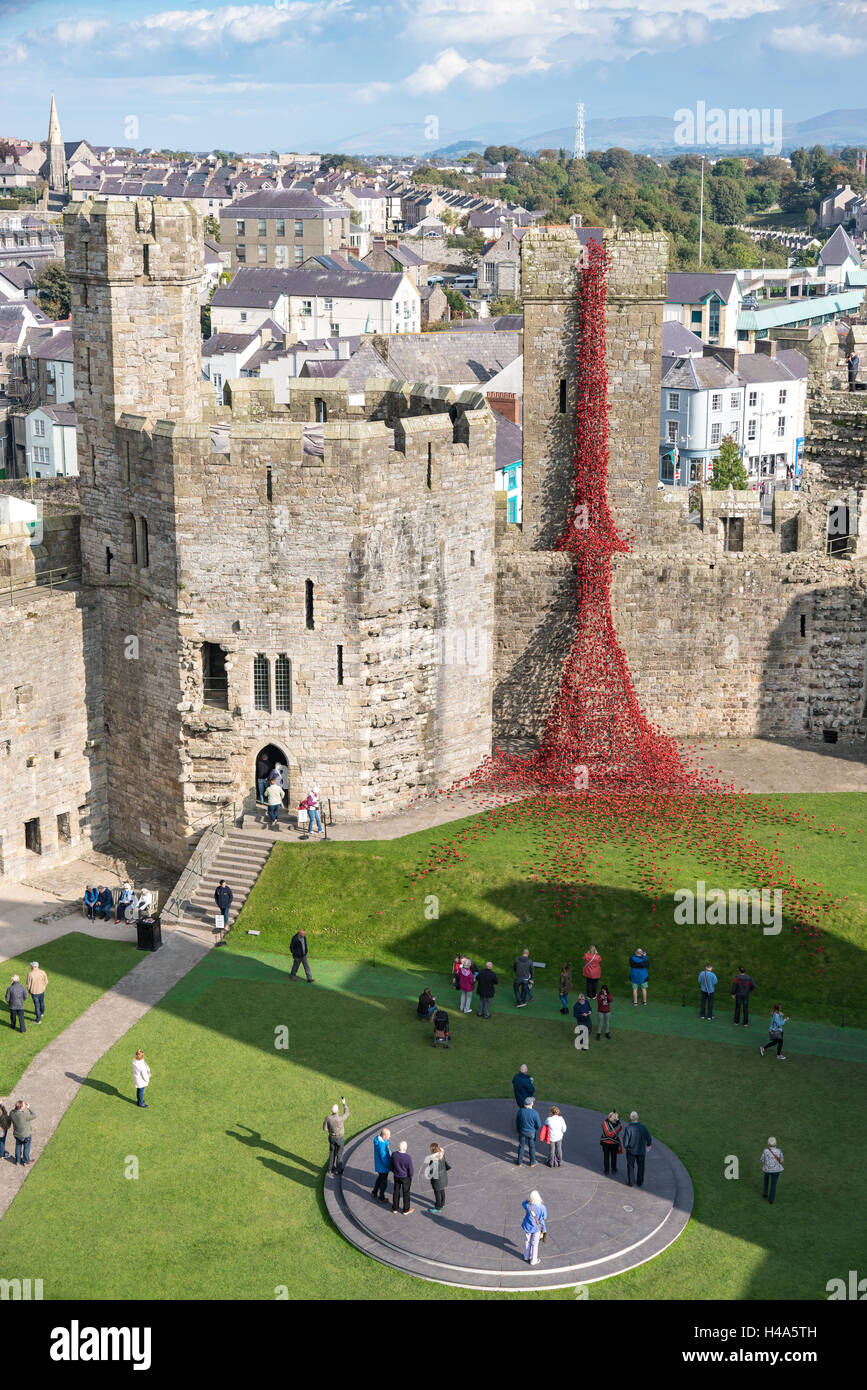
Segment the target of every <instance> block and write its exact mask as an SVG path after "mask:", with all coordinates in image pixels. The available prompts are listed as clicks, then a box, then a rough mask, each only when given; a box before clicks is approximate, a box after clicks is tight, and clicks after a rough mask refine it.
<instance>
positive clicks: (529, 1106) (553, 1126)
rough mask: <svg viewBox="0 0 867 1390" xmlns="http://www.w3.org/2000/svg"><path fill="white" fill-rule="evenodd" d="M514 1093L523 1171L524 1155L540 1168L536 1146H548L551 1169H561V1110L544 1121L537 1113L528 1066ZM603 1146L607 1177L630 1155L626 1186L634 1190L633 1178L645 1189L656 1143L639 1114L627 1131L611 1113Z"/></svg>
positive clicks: (633, 1116) (521, 1071) (514, 1081)
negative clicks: (650, 1151)
mask: <svg viewBox="0 0 867 1390" xmlns="http://www.w3.org/2000/svg"><path fill="white" fill-rule="evenodd" d="M512 1091H513V1093H514V1096H515V1104H516V1105H517V1107H518V1113H517V1114H516V1116H515V1129H516V1131H517V1135H518V1156H517V1158H516V1159H515V1162H516V1164H518V1166H519V1167H520V1165H521V1163H523V1161H524V1152H525V1150H526V1153H527V1161H528V1163H529V1166H530V1167H531V1168H534V1167H535V1166H536V1144H537V1143H540V1144H547V1146H548V1167H549V1168H560V1167H561V1166H562V1163H563V1137H564V1135H565V1133H566V1128H567V1126H566V1121H565V1120H564V1119H563V1116H562V1115H561V1114H560V1108H559V1106H557V1105H552V1106H551V1109H550V1114H549V1115H548V1118H547V1119H546V1120H545V1121H544V1123H543V1121H542V1117H541V1115H540V1114H539V1112H538V1111H537V1110H536V1108H535V1107H536V1083H535V1081H534V1080H533V1077H532V1076H531V1075H530V1070H529V1068H528V1066H527V1064H526V1062H522V1063H521V1065H520V1067H519V1068H518V1070H517V1071H516V1073H515V1075H514V1076H513V1077H512ZM599 1142H600V1144H601V1146H602V1164H603V1169H602V1171H603V1172H604V1173H605V1174H606V1175H610V1176H613V1175H614V1174H615V1173H616V1172H617V1155H618V1154H621V1153H624V1152H625V1154H626V1185H627V1187H632V1185H633V1182H632V1179H633V1176H634V1177H635V1186H636V1187H642V1186H643V1185H644V1161H645V1158H646V1156H647V1151H648V1149H650V1148H652V1146H653V1140H652V1138H651V1136H650V1131H649V1130H648V1129H647V1127H646V1126H645V1125H643V1124H641V1123H640V1121H639V1119H638V1112H637V1111H635V1110H633V1111H632V1112H631V1114H630V1116H629V1123H628V1125H627V1126H626V1127H625V1128H624V1127H623V1125H622V1124H621V1121H620V1116H619V1115H618V1113H617V1111H616V1110H610V1111H609V1112H608V1114H607V1115H606V1117H605V1119H604V1120H603V1121H602V1135H601V1138H600V1140H599Z"/></svg>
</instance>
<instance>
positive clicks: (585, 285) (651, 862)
mask: <svg viewBox="0 0 867 1390" xmlns="http://www.w3.org/2000/svg"><path fill="white" fill-rule="evenodd" d="M587 252H588V260H587V264H586V267H585V269H584V270H583V272H582V273H581V274H580V276H579V281H580V283H579V289H578V309H579V325H580V326H579V333H578V344H577V361H576V366H577V383H578V395H577V407H576V422H575V448H574V456H573V498H572V505H571V509H570V513H569V518H568V521H567V525H566V528H565V530H564V532H563V534H562V536H561V537H560V539H559V541H558V542H557V544H556V548H557V549H559V550H565V551H566V552H567V553H568V554H569V555H570V556H571V557H572V559H573V562H574V575H575V599H576V612H575V638H574V641H573V644H572V647H571V650H570V653H569V656H568V658H567V660H566V663H565V667H564V670H563V674H562V677H561V680H560V685H559V688H558V691H557V694H556V697H555V700H554V703H553V707H552V709H551V713H550V715H549V717H548V720H547V723H546V725H545V729H544V733H543V735H542V738H541V741H540V744H539V747H538V749H537V750H536V751H535V752H534V753H532V754H530V755H527V756H520V755H517V754H510V753H506V752H503V751H502V750H496V751H495V753H494V755H493V756H492V757H491V758H487V759H485V761H484V762H483V763H482V764H481V765H480V766H479V767H478V768H476V770H475V771H474V772H473V773H471V774H470V776H469V777H467V778H464V779H463V780H462V781H461V782H459V783H457V784H456V785H455V787H454V788H453V789H452V790H454V791H459V790H460V791H475V792H478V793H481V794H482V795H483V799H484V801H485V802H487V803H488V807H489V810H488V814H487V815H486V817H485V819H484V821H478V822H476V823H475V824H471V825H469V826H466V827H464V828H463V829H462V830H461V831H459V832H457V833H455V834H453V835H452V837H451V838H450V839H447V840H444V841H443V842H441V843H440V844H437V845H433V846H432V847H431V856H430V858H429V860H428V861H427V863H426V864H423V865H422V866H420V868H419V870H418V872H417V874H416V876H415V877H421V876H424V875H426V874H428V873H431V872H437V871H439V870H442V869H444V868H447V867H448V866H449V865H450V864H453V863H455V862H457V861H459V860H462V859H465V858H466V857H467V852H468V850H469V848H470V847H471V844H472V843H473V842H475V841H478V840H484V839H485V838H486V836H487V835H488V834H491V833H494V832H495V831H496V829H497V827H498V826H499V825H513V826H514V825H520V826H524V827H526V828H527V829H528V830H529V829H533V830H535V831H536V832H537V833H536V834H535V835H533V837H532V841H533V843H534V844H536V845H538V844H539V839H540V834H539V832H541V842H542V850H541V855H540V857H539V861H538V862H537V863H534V862H533V861H528V862H527V863H526V864H525V866H524V867H525V868H526V869H528V870H529V871H530V877H531V879H533V880H535V881H537V882H538V883H539V884H540V885H541V891H543V892H546V893H551V895H552V900H551V909H552V911H553V912H554V913H555V915H556V917H557V918H563V917H565V916H566V915H567V914H568V912H569V911H570V909H571V908H572V907H573V906H574V905H575V904H576V903H577V902H578V901H579V900H580V898H581V897H582V896H583V895H584V894H585V893H594V892H595V891H596V888H595V887H594V884H595V883H596V882H597V874H598V873H600V872H601V871H602V870H603V869H604V867H605V858H604V855H605V848H606V844H607V843H610V842H611V840H612V839H616V840H618V841H620V842H623V841H624V840H626V841H628V842H630V843H631V844H632V846H633V847H634V850H635V854H636V860H635V868H636V872H637V876H638V878H639V881H640V882H641V883H642V885H643V887H644V890H645V892H646V893H647V896H648V906H649V913H650V920H651V922H652V923H653V924H654V925H659V922H658V909H659V906H660V902H661V900H662V899H663V897H664V896H667V894H668V892H669V891H670V889H671V888H672V887H673V886H674V879H673V877H672V872H671V869H670V867H669V861H670V860H671V859H672V858H673V857H675V856H678V855H682V854H683V852H684V851H689V852H690V853H691V854H692V855H696V856H698V857H699V858H700V860H701V862H702V863H706V864H708V865H709V866H712V867H713V866H718V869H719V871H720V874H721V872H722V870H723V869H725V870H727V871H728V872H729V873H735V874H737V876H738V878H737V886H749V887H751V888H759V889H762V888H768V889H773V888H782V889H783V890H784V903H785V913H786V916H787V917H788V918H789V920H790V921H793V922H794V923H796V926H795V930H796V931H798V932H799V934H800V933H801V932H803V933H804V936H803V937H802V939H803V940H804V941H805V942H810V943H812V942H813V941H814V939H815V934H816V933H817V931H818V926H817V923H818V921H819V918H820V916H821V913H822V912H823V911H828V910H830V907H831V906H832V900H831V895H830V893H827V892H826V891H825V890H824V889H823V887H822V885H819V884H810V883H807V882H806V881H805V880H802V879H798V878H796V877H795V875H794V873H793V871H792V869H791V867H790V866H786V865H785V864H784V863H783V860H782V855H781V854H780V852H779V851H774V850H768V849H767V847H766V846H765V845H763V844H760V843H759V842H758V841H757V840H756V839H755V838H754V837H753V836H752V835H751V833H750V829H749V827H750V826H751V825H757V824H761V825H762V826H763V827H768V826H773V825H774V824H781V823H783V822H786V823H791V822H792V821H804V822H805V823H807V824H808V825H809V826H810V828H812V829H815V828H816V826H815V823H814V822H813V821H812V819H811V818H808V817H805V816H802V814H801V813H800V812H790V811H789V810H788V809H786V808H784V807H782V806H773V805H771V804H770V803H764V802H760V803H756V802H755V801H753V800H752V799H747V798H745V797H743V796H741V795H739V794H737V793H736V791H735V789H734V787H731V786H724V785H723V784H721V783H719V782H717V781H715V780H713V779H712V778H710V777H708V776H707V775H706V774H704V773H702V772H700V771H699V770H698V769H697V767H695V766H693V765H691V764H689V763H688V761H687V760H686V759H685V757H684V755H683V754H682V752H681V750H680V749H679V748H678V746H677V744H676V743H675V742H674V740H673V739H672V738H670V737H669V736H668V735H666V734H664V733H663V732H662V730H660V729H659V728H657V727H655V726H654V725H653V724H651V723H650V721H649V720H648V719H647V717H646V716H645V714H644V713H643V711H642V709H641V707H640V705H639V702H638V697H637V695H636V692H635V687H634V684H633V681H632V676H631V673H630V671H629V667H628V664H627V661H626V657H625V655H624V653H623V649H622V647H621V645H620V642H619V640H618V637H617V632H616V630H615V625H614V617H613V612H612V606H611V581H612V570H613V563H614V557H615V555H617V554H623V553H626V552H627V551H629V549H630V548H631V539H630V538H627V537H625V536H624V535H623V534H621V533H620V531H619V530H618V528H617V526H616V524H615V521H614V517H613V516H612V512H611V507H610V505H609V497H608V373H607V369H606V360H605V359H606V349H605V330H606V321H605V315H606V297H607V295H606V281H607V273H608V269H609V264H610V252H609V251H608V248H607V247H606V246H605V245H604V244H600V243H599V242H595V241H592V242H590V243H589V245H588V248H587ZM835 830H836V827H835ZM840 833H845V831H843V829H842V827H840ZM817 890H818V891H817ZM823 899H826V900H827V901H823ZM820 949H821V948H820Z"/></svg>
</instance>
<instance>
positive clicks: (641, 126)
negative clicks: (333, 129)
mask: <svg viewBox="0 0 867 1390" xmlns="http://www.w3.org/2000/svg"><path fill="white" fill-rule="evenodd" d="M540 124H541V122H540ZM676 128H677V124H676V122H675V120H674V118H673V117H672V116H614V117H609V118H604V117H597V118H594V117H589V118H588V119H587V121H586V124H585V129H584V146H585V149H587V150H607V149H610V148H611V147H612V146H613V145H618V146H620V147H621V148H623V149H626V150H631V151H632V152H633V154H649V155H662V154H668V155H674V154H678V153H680V154H682V153H683V152H684V146H683V145H682V144H679V143H678V142H677V141H676V140H675V130H676ZM441 134H443V135H448V136H450V137H451V138H449V140H448V143H445V144H441V145H438V146H436V147H435V148H432V142H431V140H430V138H429V137H426V135H425V126H424V125H423V124H422V123H421V122H419V123H418V124H417V125H390V126H381V127H379V128H377V129H374V130H368V131H361V132H359V133H358V134H355V135H352V136H350V137H348V138H347V139H345V140H342V141H339V142H338V143H337V144H332V145H331V146H330V147H329V148H330V149H332V150H333V151H334V152H335V153H339V154H355V155H361V154H365V155H376V154H392V155H421V156H424V155H436V156H438V157H440V158H443V157H444V158H458V157H459V156H460V155H462V154H473V153H475V152H476V151H481V150H484V149H485V148H486V147H487V146H488V145H515V146H517V148H518V149H522V150H526V151H527V152H528V153H535V152H536V151H538V150H544V149H554V150H557V149H561V148H562V149H567V150H569V151H570V152H571V150H572V146H573V143H574V140H575V130H574V127H572V126H556V127H554V128H553V129H550V130H542V131H541V132H540V133H538V134H535V135H528V134H526V125H524V126H523V128H522V127H521V126H518V125H517V124H515V123H514V122H506V121H494V122H491V123H490V124H486V125H484V126H475V127H471V128H469V129H466V130H460V131H454V132H445V131H443V132H441ZM800 145H804V146H806V147H807V148H808V149H809V148H810V147H811V146H812V145H823V146H824V147H825V148H826V149H833V148H834V147H835V146H844V145H857V146H865V145H867V109H865V108H863V107H862V108H857V109H854V110H846V109H840V110H837V111H825V112H823V113H822V114H821V115H819V116H811V117H810V118H809V119H808V120H805V121H784V122H783V125H782V152H783V153H786V152H788V151H789V150H793V149H797V148H798V147H799V146H800ZM691 148H693V147H691ZM694 148H701V147H700V146H695V147H694ZM705 148H709V147H705ZM715 148H716V149H725V150H726V151H728V152H729V153H733V152H735V151H736V150H742V151H743V152H745V153H747V152H749V151H750V150H752V149H754V148H755V146H752V145H739V144H732V145H725V146H716V147H715Z"/></svg>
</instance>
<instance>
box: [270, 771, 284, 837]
mask: <svg viewBox="0 0 867 1390" xmlns="http://www.w3.org/2000/svg"><path fill="white" fill-rule="evenodd" d="M284 796H285V792H284V791H283V788H282V787H281V786H280V783H279V782H269V783H268V785H267V787H266V788H265V806H266V808H267V812H268V826H269V829H271V830H273V829H274V826H275V825H276V824H277V817H278V816H279V814H280V807H281V806H282V805H283V797H284Z"/></svg>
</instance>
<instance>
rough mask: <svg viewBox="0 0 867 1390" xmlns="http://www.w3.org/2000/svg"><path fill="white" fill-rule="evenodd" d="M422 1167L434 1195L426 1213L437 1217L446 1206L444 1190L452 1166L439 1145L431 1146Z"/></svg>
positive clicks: (447, 1183)
mask: <svg viewBox="0 0 867 1390" xmlns="http://www.w3.org/2000/svg"><path fill="white" fill-rule="evenodd" d="M424 1166H425V1172H426V1174H427V1176H428V1178H429V1179H430V1185H431V1187H432V1188H433V1194H434V1204H433V1206H432V1207H428V1211H429V1212H430V1214H431V1216H439V1214H440V1212H441V1211H442V1209H443V1207H444V1206H445V1204H446V1188H447V1187H448V1185H449V1173H450V1172H451V1171H452V1165H451V1164H450V1163H448V1162H446V1155H445V1150H444V1149H443V1148H442V1146H441V1145H440V1144H431V1146H430V1153H429V1154H428V1156H427V1158H426V1159H425V1165H424Z"/></svg>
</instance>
